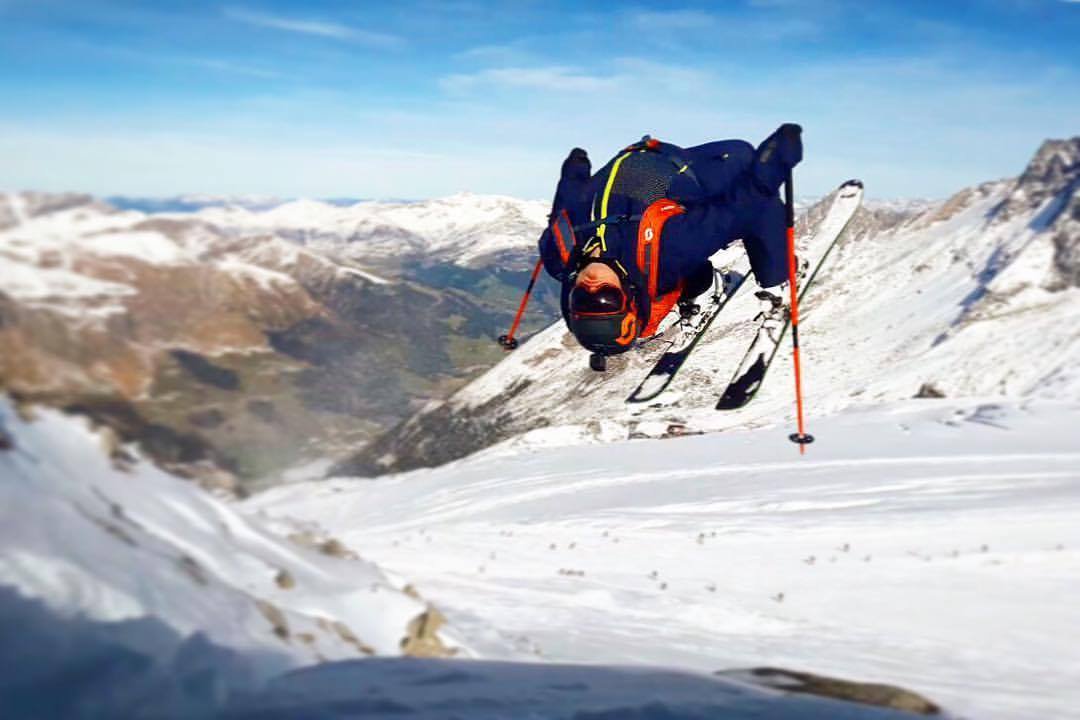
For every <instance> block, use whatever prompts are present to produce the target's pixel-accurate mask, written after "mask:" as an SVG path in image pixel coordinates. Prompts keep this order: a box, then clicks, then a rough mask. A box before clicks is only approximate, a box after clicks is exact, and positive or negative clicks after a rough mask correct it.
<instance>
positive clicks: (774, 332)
mask: <svg viewBox="0 0 1080 720" xmlns="http://www.w3.org/2000/svg"><path fill="white" fill-rule="evenodd" d="M862 192H863V185H862V182H860V181H858V180H849V181H847V182H846V183H844V184H843V185H841V186H840V189H839V191H838V192H837V196H836V198H835V199H834V200H833V204H832V206H831V207H830V208H829V212H828V214H827V215H826V217H825V219H824V220H823V221H822V222H821V224H820V225H819V226H818V229H817V232H816V234H815V235H814V237H812V238H811V239H810V242H809V243H808V247H806V248H804V249H803V255H800V259H802V261H801V262H800V267H799V272H798V276H797V282H798V284H799V301H800V302H802V299H803V297H804V296H805V295H806V292H807V291H808V290H809V289H810V287H811V286H812V285H813V284H814V279H815V278H816V277H817V275H818V271H819V270H820V269H821V267H822V266H823V265H824V264H825V261H826V260H827V259H828V256H829V253H830V252H831V251H832V249H833V247H835V245H836V241H837V240H838V239H839V238H840V236H841V235H842V234H843V232H844V230H845V229H846V228H847V226H848V223H849V222H851V218H852V217H853V216H854V215H855V211H856V210H857V209H858V207H859V204H860V203H861V202H862ZM803 258H805V259H803ZM756 294H757V297H758V299H759V300H762V302H763V303H765V307H764V309H763V310H762V311H761V312H760V313H759V314H758V316H757V317H756V318H754V319H755V321H756V322H757V323H758V325H757V330H756V332H755V333H754V337H753V339H752V340H751V341H750V345H749V347H748V348H747V349H746V352H745V353H744V354H743V358H742V361H741V362H740V363H739V366H738V368H737V369H736V370H735V373H734V375H732V378H731V382H729V383H728V385H727V387H726V388H725V389H724V392H723V393H722V394H721V396H720V400H719V401H718V402H717V404H716V409H717V410H735V409H738V408H741V407H744V406H745V405H746V404H747V403H749V402H750V401H751V400H753V399H754V396H755V395H756V394H757V391H758V390H759V389H760V388H761V384H762V383H763V382H764V381H765V374H766V373H767V372H768V371H769V367H770V366H771V365H772V361H773V358H775V357H776V352H777V350H779V349H780V343H781V341H782V340H783V339H784V336H785V334H786V333H787V330H788V326H789V325H790V324H791V308H790V304H789V302H787V301H785V300H784V298H783V295H782V293H778V294H774V293H770V292H768V291H767V290H762V291H759V292H758V293H756Z"/></svg>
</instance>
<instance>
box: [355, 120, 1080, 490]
mask: <svg viewBox="0 0 1080 720" xmlns="http://www.w3.org/2000/svg"><path fill="white" fill-rule="evenodd" d="M1078 186H1080V138H1076V139H1073V140H1069V141H1048V142H1047V143H1045V144H1044V145H1043V147H1042V148H1040V150H1039V152H1038V153H1037V154H1036V156H1035V157H1034V158H1033V160H1032V162H1031V164H1030V166H1029V168H1028V169H1027V170H1026V171H1025V172H1024V174H1023V175H1021V176H1020V177H1019V178H1018V179H1016V180H1003V181H998V182H993V183H986V184H984V185H980V186H977V187H974V188H969V189H967V190H964V191H962V192H960V193H957V194H956V195H955V196H953V197H952V198H950V199H948V200H946V201H944V202H940V203H936V204H933V205H931V206H929V207H922V206H920V205H918V204H916V205H915V206H913V207H907V208H900V209H898V208H895V207H891V206H890V207H877V208H874V207H871V208H861V209H859V210H857V211H856V212H855V215H854V217H853V219H852V220H851V223H850V225H849V226H848V227H847V230H846V231H845V233H844V235H843V236H842V237H841V240H840V242H839V243H838V245H837V247H836V248H835V249H834V250H833V253H832V255H831V256H830V259H829V260H828V262H827V263H826V265H825V267H824V268H823V270H822V272H821V273H820V274H819V276H818V278H817V279H816V280H815V284H814V287H813V288H811V290H810V292H809V294H808V296H807V299H806V301H805V303H804V304H803V306H802V308H801V313H800V315H801V319H802V321H801V324H800V336H801V344H802V354H803V366H804V372H803V378H804V391H805V396H806V406H807V408H808V411H809V415H810V418H811V430H812V425H813V419H814V418H817V417H821V416H823V415H828V414H830V413H834V412H838V411H840V410H842V409H844V408H847V407H852V406H866V405H874V404H877V403H881V402H888V401H895V400H900V399H904V398H910V397H912V396H914V395H916V394H917V393H919V392H920V389H922V388H923V386H924V385H925V386H927V388H926V389H924V390H923V392H924V393H925V392H939V393H944V394H946V395H948V396H949V397H954V396H980V395H1002V396H1010V397H1017V396H1025V397H1026V396H1046V397H1061V396H1065V397H1080V284H1078V281H1077V278H1080V193H1078V192H1077V188H1078ZM842 200H843V199H842V198H838V197H837V196H836V194H834V195H830V196H829V197H827V198H824V199H823V200H822V201H821V202H819V203H818V204H816V205H814V206H813V207H811V208H810V209H809V210H808V212H807V213H806V215H804V216H803V217H802V218H801V220H800V222H799V224H798V227H797V236H798V238H799V240H798V242H799V243H800V244H802V243H805V242H813V241H814V238H815V236H817V235H820V234H823V233H825V234H827V230H826V229H827V228H830V227H833V228H835V227H836V226H837V224H838V220H840V219H843V218H846V217H847V215H848V214H849V213H850V211H851V208H850V206H849V205H846V204H845V202H842ZM848 202H850V201H848ZM920 208H921V209H920ZM735 252H737V250H736V251H735ZM716 261H719V262H721V263H722V259H717V260H715V261H714V262H716ZM752 289H753V288H751V290H752ZM758 311H759V307H758V301H757V300H756V299H755V298H754V296H753V293H752V292H748V291H747V290H746V289H745V288H744V290H743V291H742V292H741V293H740V294H739V295H737V296H736V297H735V298H734V299H733V300H732V301H731V302H730V303H729V304H728V306H727V307H726V308H725V309H724V311H723V313H722V314H721V315H720V316H719V317H718V318H717V320H716V322H715V323H714V324H713V326H712V328H711V329H710V331H709V333H708V335H707V336H706V337H705V338H704V340H703V341H702V343H701V344H700V345H699V348H698V349H697V350H696V351H695V353H694V356H693V357H692V359H691V361H690V363H689V366H688V367H687V368H686V369H684V370H683V372H682V373H681V374H680V376H679V378H677V379H676V381H675V382H674V384H673V385H672V387H671V388H670V390H669V391H668V392H666V393H665V394H664V395H662V396H661V397H660V398H658V399H657V401H656V402H654V403H652V404H651V405H649V406H648V407H644V408H643V407H641V406H640V405H628V404H626V403H625V402H624V400H625V398H626V397H627V396H628V395H629V394H630V392H631V390H632V389H633V388H634V387H635V386H636V385H637V383H638V382H639V381H640V380H641V378H642V377H643V376H644V375H645V374H646V373H647V372H648V367H649V364H650V363H651V362H652V360H653V359H655V357H657V356H658V355H659V354H660V353H662V352H663V350H664V343H663V342H655V343H653V344H652V345H649V346H646V347H645V348H643V349H642V350H641V351H638V352H633V353H627V354H625V355H622V356H618V357H616V358H613V359H612V360H611V362H610V364H609V368H610V370H609V372H607V373H605V374H598V373H594V372H592V371H590V370H589V369H588V366H587V362H586V358H587V353H586V352H585V351H583V350H582V349H581V348H580V347H579V346H578V345H577V344H576V342H575V341H574V340H573V338H572V337H571V336H570V335H569V334H568V333H567V332H566V330H565V327H564V326H563V324H562V323H561V322H557V323H555V324H554V325H552V326H551V327H549V328H548V329H546V330H544V331H543V332H541V333H539V334H537V335H535V336H534V337H532V338H530V339H529V340H528V341H527V342H524V343H522V346H521V347H520V349H518V350H516V351H515V352H514V353H513V354H512V355H511V356H510V357H508V358H507V359H506V360H505V361H503V362H502V363H501V364H499V365H498V366H497V367H495V368H494V369H492V370H491V371H490V372H488V373H487V374H486V375H484V376H482V377H481V378H479V379H477V380H476V381H474V382H473V383H472V384H470V385H469V386H467V387H465V388H463V389H462V390H461V391H460V392H458V393H457V394H456V395H454V396H453V397H451V398H450V399H449V400H448V401H446V402H445V403H443V404H441V405H437V406H436V405H433V406H431V407H429V408H427V409H425V411H424V412H421V413H419V414H418V415H416V416H414V417H413V418H411V419H410V420H409V421H408V422H407V423H405V424H403V426H402V427H399V428H395V429H394V430H393V431H391V432H389V433H387V434H386V435H384V436H383V437H382V438H380V439H379V440H378V441H377V442H375V443H373V444H372V445H370V446H369V447H368V448H366V449H365V450H364V451H363V452H362V453H361V454H360V455H359V456H358V457H356V458H355V459H354V460H353V461H351V462H348V463H345V464H343V465H342V466H341V467H340V470H341V472H344V473H354V474H374V473H378V472H380V471H383V470H385V469H409V468H413V467H417V466H423V465H435V464H438V463H440V462H445V461H447V460H451V459H453V458H457V457H461V456H463V455H466V454H468V453H469V452H473V451H476V450H478V449H480V448H483V447H487V446H489V445H491V444H494V443H496V442H500V441H505V440H509V439H512V438H516V440H512V441H513V442H518V443H525V444H535V443H540V444H561V443H566V442H591V441H608V440H612V439H618V438H626V437H641V436H651V437H656V436H663V435H669V434H675V433H684V432H708V431H716V430H724V429H730V428H735V427H755V426H760V425H765V424H777V423H790V421H791V417H792V415H793V411H794V402H793V381H792V373H791V371H790V360H789V356H790V355H789V351H788V350H787V348H786V347H785V348H784V350H783V351H782V352H781V353H780V355H778V357H777V362H776V363H775V365H774V368H773V369H772V371H771V372H770V374H769V376H768V377H767V378H766V380H765V384H764V386H763V388H762V390H761V391H760V392H759V394H758V396H757V398H756V399H755V400H754V401H753V402H752V403H751V404H750V405H749V406H747V407H746V408H744V409H742V410H740V411H735V412H724V413H718V412H714V411H713V410H712V408H713V406H714V404H715V403H716V400H717V398H718V397H719V395H720V394H721V392H722V390H723V388H724V387H725V385H726V384H727V382H728V381H729V380H730V378H731V373H732V372H733V370H734V368H735V367H736V366H737V364H738V360H739V358H740V356H741V354H742V353H743V351H744V350H745V347H746V344H747V342H748V334H749V332H750V330H751V327H752V319H753V318H754V316H755V315H756V314H757V313H758ZM931 388H932V389H931Z"/></svg>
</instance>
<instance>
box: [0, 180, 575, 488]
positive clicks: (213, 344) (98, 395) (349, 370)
mask: <svg viewBox="0 0 1080 720" xmlns="http://www.w3.org/2000/svg"><path fill="white" fill-rule="evenodd" d="M170 202H173V201H170ZM175 202H183V203H187V204H188V205H190V206H192V207H195V206H196V205H197V206H198V209H197V210H195V211H177V210H175V209H174V210H170V211H168V212H165V211H161V212H152V213H148V212H144V211H140V210H121V209H119V208H117V207H115V206H113V205H111V204H109V203H105V202H102V201H99V200H97V199H95V198H93V197H91V196H88V195H51V194H42V193H19V194H9V195H2V196H0V277H3V282H2V283H0V342H2V343H3V345H4V348H5V352H4V353H3V355H2V357H0V386H2V387H3V388H5V389H7V390H8V391H9V392H11V393H12V394H14V395H15V396H16V397H19V398H22V399H24V400H27V401H36V402H42V403H46V404H50V405H54V406H57V407H61V408H66V409H70V410H77V411H80V412H84V413H87V414H90V415H91V416H93V417H95V418H97V419H98V420H100V421H102V422H105V423H107V424H109V425H110V426H112V427H114V428H115V429H117V430H118V431H119V432H120V434H121V435H122V437H124V438H127V439H131V440H138V441H140V442H141V443H143V445H144V446H145V447H146V448H147V450H148V451H149V452H150V453H151V454H152V455H153V456H154V457H156V458H157V459H158V460H159V461H161V462H163V463H165V464H168V465H169V466H170V467H174V468H178V467H179V466H183V471H184V472H188V473H192V474H195V475H197V476H199V477H200V478H202V479H203V480H204V481H206V482H210V483H216V484H221V483H224V484H226V485H229V486H235V484H236V479H237V478H239V479H240V481H241V482H242V483H243V482H250V481H253V480H255V479H258V478H267V477H270V478H272V477H275V476H277V475H278V474H280V473H281V472H282V471H284V470H286V469H287V468H289V467H291V466H293V465H294V464H297V463H303V462H306V461H307V460H310V459H312V458H324V457H326V456H327V455H331V456H332V455H334V454H335V453H337V454H340V453H343V452H346V451H347V450H348V449H351V448H355V447H357V446H360V445H363V444H364V443H365V442H366V441H367V440H368V439H370V438H371V437H373V436H375V435H377V434H379V433H381V432H382V431H384V430H386V429H387V428H389V427H392V426H393V425H394V424H395V423H396V422H397V421H398V420H400V419H402V418H404V417H406V416H407V415H408V414H409V413H410V412H412V411H415V410H416V409H419V408H420V407H422V406H423V405H424V404H425V403H427V402H428V401H430V400H433V399H439V398H442V397H444V396H445V395H446V394H447V393H448V392H450V391H452V390H453V389H454V388H456V387H458V386H460V385H461V384H462V383H463V382H465V381H466V380H468V379H469V378H471V377H473V376H475V375H476V374H477V373H478V372H480V371H482V370H483V369H485V368H487V367H490V366H491V365H492V364H494V363H495V362H496V361H497V360H499V359H500V358H501V357H502V351H501V349H499V348H498V347H497V345H496V344H495V342H494V338H495V337H497V336H498V335H499V334H500V333H502V332H505V329H506V326H508V325H509V322H510V319H511V317H512V313H513V311H514V309H515V308H516V302H517V299H518V297H519V295H520V292H521V289H522V288H523V287H524V285H525V283H526V280H527V277H528V270H529V266H530V257H531V255H532V254H533V253H534V252H535V250H534V247H535V244H534V243H535V240H536V238H537V236H538V235H539V233H540V229H541V228H542V222H543V220H544V215H545V213H546V210H545V209H544V208H543V207H542V206H541V205H540V204H539V203H528V202H523V201H517V200H513V199H510V198H491V197H484V196H456V197H454V198H447V199H444V200H438V201H429V202H421V203H361V204H360V205H352V206H348V207H339V206H337V205H333V204H330V203H324V202H315V201H292V202H287V203H277V202H271V201H269V200H263V199H248V202H246V204H238V203H237V202H234V201H229V202H224V201H221V202H218V201H216V200H214V199H212V198H201V197H200V198H184V199H181V200H178V201H175ZM175 202H173V207H175V206H176V205H175ZM258 203H264V204H265V207H264V208H263V209H252V208H254V207H256V205H257V204H258ZM556 302H557V300H556V297H555V294H554V292H553V289H552V288H551V287H549V286H547V285H545V286H543V287H541V288H540V290H539V292H538V294H537V298H536V300H535V305H534V306H533V308H532V312H531V313H530V316H529V319H528V321H527V324H526V326H525V328H524V329H525V331H526V332H529V331H532V330H535V329H538V328H539V327H542V326H543V324H544V323H545V322H546V321H550V319H552V318H554V317H555V313H556V312H557V311H556ZM222 469H224V472H222Z"/></svg>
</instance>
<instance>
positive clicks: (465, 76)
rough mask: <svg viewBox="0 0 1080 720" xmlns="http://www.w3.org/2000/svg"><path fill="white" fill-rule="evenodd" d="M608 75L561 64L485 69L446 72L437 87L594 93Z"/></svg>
mask: <svg viewBox="0 0 1080 720" xmlns="http://www.w3.org/2000/svg"><path fill="white" fill-rule="evenodd" d="M612 82H613V78H611V77H603V76H600V75H589V74H587V73H583V72H580V71H579V70H576V69H574V68H568V67H561V66H546V67H533V68H526V67H517V68H488V69H486V70H481V71H479V72H475V73H459V74H454V75H447V76H446V77H443V78H441V79H440V80H439V86H440V87H441V88H442V89H443V90H444V91H445V92H449V93H466V92H471V91H474V90H483V89H486V88H503V89H506V88H514V89H524V90H545V91H550V92H571V93H581V92H594V91H598V90H601V89H603V88H605V87H608V86H610V84H611V83H612Z"/></svg>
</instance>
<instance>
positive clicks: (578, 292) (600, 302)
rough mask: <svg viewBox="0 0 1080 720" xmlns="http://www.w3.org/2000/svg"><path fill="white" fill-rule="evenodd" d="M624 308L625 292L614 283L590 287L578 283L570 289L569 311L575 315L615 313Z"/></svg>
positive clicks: (620, 311) (622, 310)
mask: <svg viewBox="0 0 1080 720" xmlns="http://www.w3.org/2000/svg"><path fill="white" fill-rule="evenodd" d="M625 310H626V293H625V292H623V289H622V288H621V287H616V286H615V285H601V286H600V287H599V288H590V287H586V286H584V285H578V286H577V287H575V288H574V289H573V290H571V291H570V312H572V313H574V314H575V315H582V316H588V315H616V314H619V313H622V312H624V311H625Z"/></svg>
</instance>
